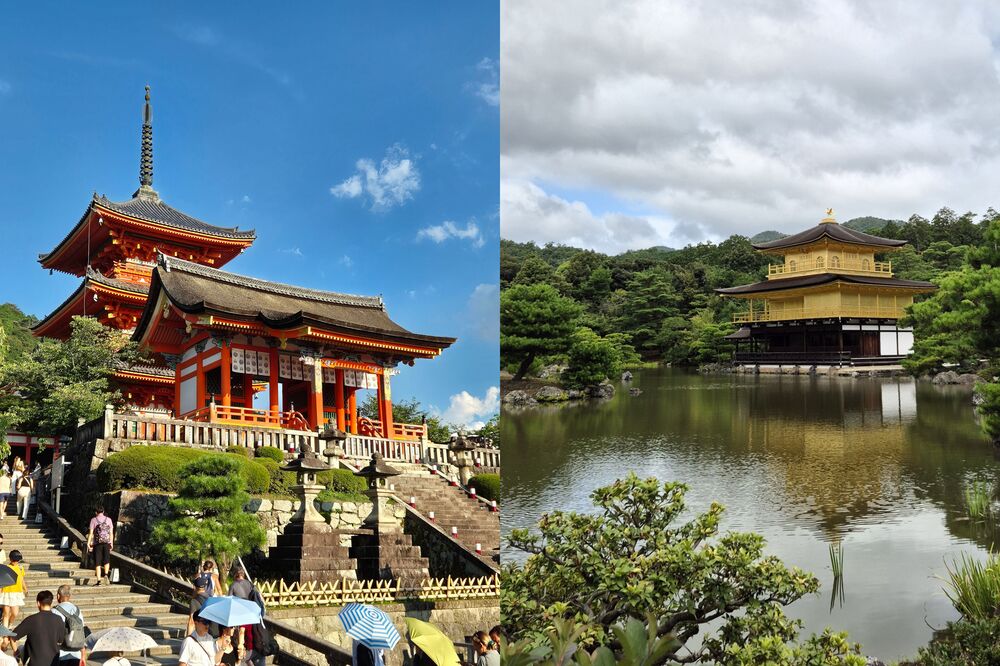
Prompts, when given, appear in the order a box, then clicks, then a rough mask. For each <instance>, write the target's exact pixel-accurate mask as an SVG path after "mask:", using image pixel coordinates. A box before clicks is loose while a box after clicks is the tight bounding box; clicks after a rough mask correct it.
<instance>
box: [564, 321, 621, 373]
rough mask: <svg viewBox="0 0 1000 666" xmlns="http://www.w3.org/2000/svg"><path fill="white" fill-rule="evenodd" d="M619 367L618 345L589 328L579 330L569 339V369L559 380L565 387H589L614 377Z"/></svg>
mask: <svg viewBox="0 0 1000 666" xmlns="http://www.w3.org/2000/svg"><path fill="white" fill-rule="evenodd" d="M620 367H621V353H620V352H619V348H618V345H616V344H615V343H614V342H612V341H611V340H608V339H606V338H602V337H601V336H599V335H597V333H594V332H593V331H592V330H590V329H589V328H579V329H577V330H576V331H575V332H574V333H573V335H572V337H571V338H570V345H569V367H567V368H566V370H565V371H564V372H563V374H562V378H561V379H562V383H563V384H565V385H567V386H577V387H582V386H591V385H594V384H600V383H601V382H602V381H604V380H605V379H607V378H608V377H610V376H612V375H614V374H615V372H616V371H617V370H618V369H619V368H620Z"/></svg>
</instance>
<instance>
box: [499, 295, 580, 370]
mask: <svg viewBox="0 0 1000 666" xmlns="http://www.w3.org/2000/svg"><path fill="white" fill-rule="evenodd" d="M580 311H581V308H580V306H579V305H577V304H576V303H574V302H573V301H572V300H570V299H568V298H564V297H562V296H560V295H559V292H557V291H556V290H555V288H553V287H551V286H549V285H547V284H534V285H520V284H519V285H514V286H513V287H511V288H510V289H506V290H505V291H503V292H502V293H501V294H500V320H501V321H502V322H503V328H502V330H501V331H500V351H501V354H502V356H503V358H504V359H505V362H508V363H517V364H518V369H517V373H516V374H515V376H514V379H521V378H523V377H524V375H525V374H526V373H527V372H528V369H529V368H530V367H531V364H532V362H534V360H535V358H537V357H538V356H539V355H541V354H554V353H556V352H560V351H564V350H565V349H566V346H567V342H568V340H569V336H570V335H571V334H572V333H573V331H574V330H575V328H576V320H577V319H578V318H579V316H580Z"/></svg>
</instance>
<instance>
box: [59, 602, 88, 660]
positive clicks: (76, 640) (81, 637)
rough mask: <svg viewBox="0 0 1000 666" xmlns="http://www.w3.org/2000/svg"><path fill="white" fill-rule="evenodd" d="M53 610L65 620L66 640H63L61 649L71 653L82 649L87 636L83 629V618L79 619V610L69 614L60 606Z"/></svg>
mask: <svg viewBox="0 0 1000 666" xmlns="http://www.w3.org/2000/svg"><path fill="white" fill-rule="evenodd" d="M53 610H57V611H59V614H60V615H62V616H63V617H64V618H66V638H65V639H63V647H64V648H65V649H66V650H68V651H72V652H75V651H77V650H79V649H81V648H82V647H84V646H85V645H86V644H87V636H86V631H85V630H84V627H83V618H82V617H80V609H79V608H78V609H77V610H76V612H75V613H69V612H67V610H66V609H65V608H63V607H62V604H60V605H58V606H56V607H55V608H54V609H53Z"/></svg>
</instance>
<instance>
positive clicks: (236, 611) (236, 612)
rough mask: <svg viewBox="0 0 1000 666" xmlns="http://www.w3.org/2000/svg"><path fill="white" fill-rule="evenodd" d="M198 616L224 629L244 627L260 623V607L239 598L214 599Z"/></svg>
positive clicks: (203, 607) (206, 604)
mask: <svg viewBox="0 0 1000 666" xmlns="http://www.w3.org/2000/svg"><path fill="white" fill-rule="evenodd" d="M198 615H200V616H201V617H203V618H205V619H206V620H211V621H212V622H216V623H218V624H220V625H221V626H223V627H242V626H243V625H245V624H257V623H258V622H260V607H259V606H258V605H257V604H255V603H254V602H252V601H247V600H246V599H240V598H239V597H212V598H211V599H209V600H208V601H206V602H205V605H204V606H202V607H201V610H200V611H198Z"/></svg>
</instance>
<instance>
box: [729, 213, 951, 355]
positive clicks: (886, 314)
mask: <svg viewBox="0 0 1000 666" xmlns="http://www.w3.org/2000/svg"><path fill="white" fill-rule="evenodd" d="M904 245H906V241H902V240H893V239H889V238H881V237H879V236H873V235H871V234H866V233H863V232H860V231H855V230H853V229H850V228H848V227H844V226H841V225H839V224H837V221H836V219H834V217H833V211H832V210H829V211H827V217H826V218H824V219H823V220H822V221H821V222H820V223H819V224H817V225H816V226H814V227H812V228H810V229H806V230H805V231H802V232H799V233H797V234H793V235H791V236H786V237H785V238H781V239H778V240H774V241H770V242H767V243H757V244H754V248H755V249H756V250H758V251H760V252H763V253H765V254H769V255H776V256H779V257H783V260H782V262H781V263H777V264H771V265H770V266H769V267H768V275H767V280H765V281H763V282H755V283H753V284H745V285H740V286H738V287H730V288H727V289H716V292H717V293H719V294H721V295H722V296H726V297H730V298H740V299H743V300H745V301H747V303H748V306H749V307H748V308H747V310H746V311H744V312H742V313H739V314H737V315H736V316H735V317H734V321H735V322H736V323H738V324H742V327H741V328H740V329H739V330H738V331H736V333H734V334H732V335H730V336H728V337H729V339H731V340H733V341H734V342H735V343H736V347H737V349H736V355H735V360H736V361H737V362H743V363H779V364H781V363H784V364H790V363H795V364H801V365H815V364H821V363H822V364H827V363H836V364H847V363H850V364H865V365H878V364H893V363H898V362H899V360H900V359H902V358H903V357H905V356H906V355H907V354H909V353H910V351H911V350H912V348H913V330H912V329H911V328H904V327H900V326H899V319H901V318H902V317H903V316H904V314H905V309H906V307H907V306H909V305H911V304H912V303H913V298H914V296H916V295H917V294H922V293H926V292H930V291H933V290H934V289H936V287H935V286H934V285H933V284H931V283H930V282H922V281H918V280H901V279H898V278H895V277H893V273H892V262H891V261H883V260H881V259H880V255H883V254H886V253H890V252H894V251H898V250H899V249H901V248H902V247H903V246H904Z"/></svg>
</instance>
